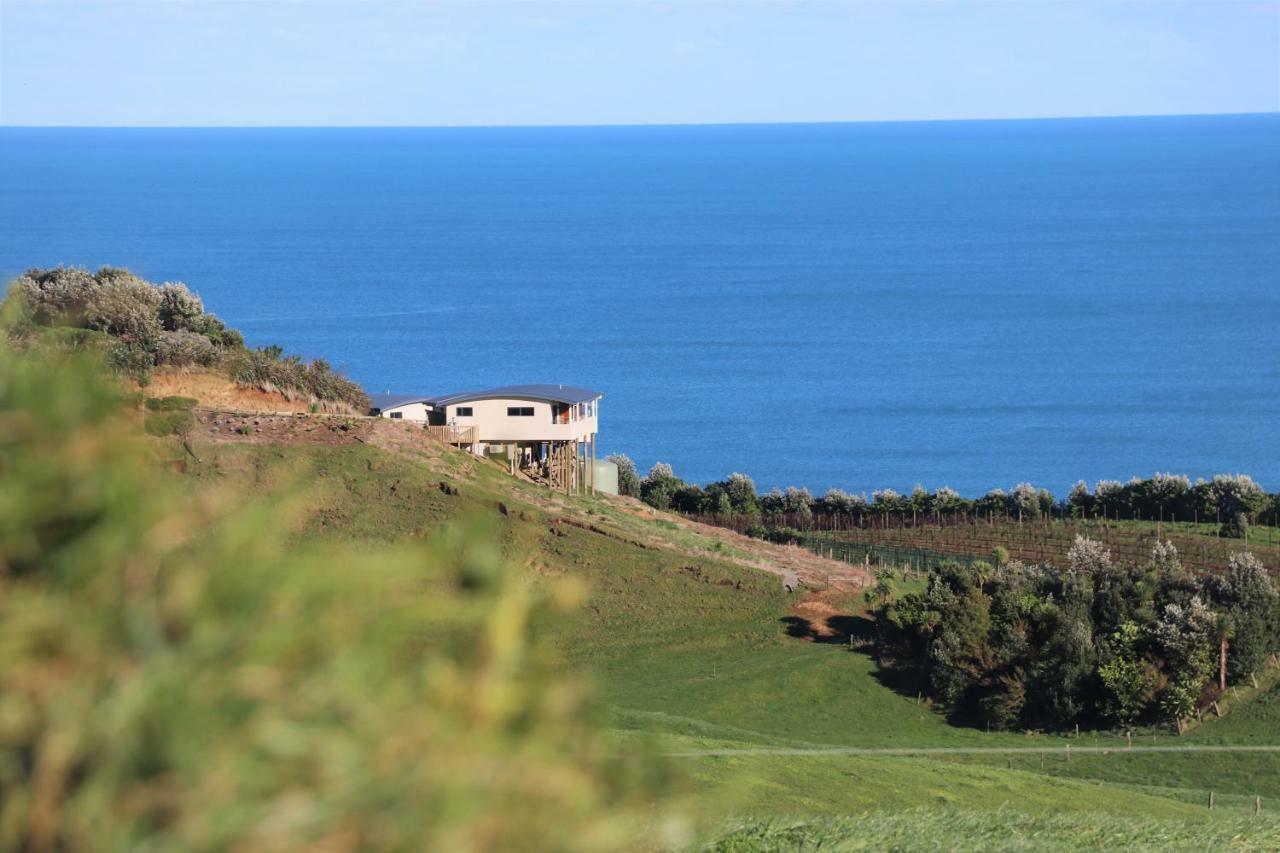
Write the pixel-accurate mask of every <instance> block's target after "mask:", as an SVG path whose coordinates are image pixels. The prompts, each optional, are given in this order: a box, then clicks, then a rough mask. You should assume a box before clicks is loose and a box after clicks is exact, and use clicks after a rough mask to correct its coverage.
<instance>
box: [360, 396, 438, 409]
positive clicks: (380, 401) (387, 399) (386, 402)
mask: <svg viewBox="0 0 1280 853" xmlns="http://www.w3.org/2000/svg"><path fill="white" fill-rule="evenodd" d="M430 402H431V399H430V398H429V397H424V396H422V395H421V394H370V395H369V405H370V406H371V407H372V408H375V409H378V410H379V411H382V410H385V409H394V408H395V407H396V406H404V405H407V404H409V403H428V404H429V403H430Z"/></svg>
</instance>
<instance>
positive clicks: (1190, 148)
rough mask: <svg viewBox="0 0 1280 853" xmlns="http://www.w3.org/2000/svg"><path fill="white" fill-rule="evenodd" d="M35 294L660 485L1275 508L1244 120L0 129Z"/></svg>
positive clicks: (1253, 144) (1262, 160) (1264, 325)
mask: <svg viewBox="0 0 1280 853" xmlns="http://www.w3.org/2000/svg"><path fill="white" fill-rule="evenodd" d="M56 264H66V265H85V266H89V267H96V266H98V265H102V264H111V265H118V266H126V267H129V268H130V269H132V270H134V271H135V272H137V273H138V274H140V275H142V276H144V277H146V278H149V279H152V280H156V281H164V280H176V281H184V282H186V283H187V284H188V285H190V286H191V287H192V288H193V289H194V290H196V291H197V292H198V293H199V294H200V295H201V296H202V297H203V298H204V300H205V303H206V305H207V307H209V308H210V309H211V310H213V311H214V312H215V313H217V314H219V315H220V316H221V317H223V318H224V319H225V320H227V321H228V322H229V323H231V324H232V325H234V326H236V327H238V328H240V329H242V330H243V331H244V332H245V333H246V336H247V338H248V340H249V342H250V343H252V344H267V343H278V344H280V345H282V346H284V347H285V348H286V349H287V350H290V351H294V352H297V353H300V354H303V355H305V356H308V357H322V358H325V359H327V360H328V361H330V362H331V363H333V364H334V365H336V366H338V367H340V368H341V369H343V370H345V371H346V372H347V373H348V374H349V375H351V376H352V377H353V378H355V379H357V380H358V381H360V382H361V383H363V384H364V385H365V387H366V388H368V389H369V390H370V391H388V390H389V391H396V392H423V393H436V392H447V391H453V390H459V389H471V388H477V387H487V386H495V385H506V384H515V383H532V382H555V383H564V384H572V385H582V386H588V387H592V388H596V389H599V390H600V391H602V392H603V393H604V395H605V399H604V401H603V404H602V407H601V418H602V425H601V436H600V444H601V448H602V450H603V451H605V452H621V453H626V454H627V455H629V456H631V457H632V458H633V459H634V460H635V461H636V462H637V464H638V465H639V466H640V467H641V469H642V470H643V469H647V467H648V466H649V465H651V464H652V463H654V462H655V461H659V460H660V461H665V462H669V463H671V464H672V465H673V466H674V468H675V470H676V473H677V474H679V475H681V476H683V477H684V478H685V479H688V480H692V481H698V482H706V481H709V480H713V479H719V478H721V477H724V476H726V475H728V474H729V473H730V472H733V471H742V472H746V473H748V474H751V475H752V476H753V477H754V478H755V480H756V482H757V484H758V485H759V486H760V487H761V488H762V489H766V488H769V487H772V486H786V485H792V484H794V485H799V486H806V487H808V488H810V489H812V490H814V491H817V492H821V491H823V490H825V489H826V488H828V487H832V486H835V487H839V488H843V489H845V490H848V491H853V492H861V491H864V490H865V491H870V490H872V489H877V488H883V487H891V488H894V489H896V490H898V491H908V490H910V489H911V488H912V487H913V486H915V485H916V484H922V485H924V486H925V487H926V488H935V487H938V486H943V485H949V486H951V487H953V488H956V489H958V490H960V491H961V492H962V493H965V494H970V495H975V494H980V493H983V492H986V491H987V490H988V489H990V488H993V487H1003V488H1006V489H1008V488H1009V487H1011V486H1013V485H1014V484H1015V483H1018V482H1021V481H1030V482H1032V483H1034V484H1035V485H1037V486H1045V487H1047V488H1049V489H1051V490H1053V491H1054V492H1055V493H1058V494H1059V495H1063V494H1065V492H1066V490H1067V488H1068V487H1069V485H1070V484H1071V483H1073V482H1074V481H1075V480H1077V479H1080V478H1083V479H1085V480H1087V481H1089V482H1093V481H1095V480H1097V479H1100V478H1113V479H1127V478H1128V477H1130V476H1132V475H1143V476H1147V475H1150V474H1151V473H1153V472H1155V471H1174V472H1180V473H1186V474H1188V475H1191V476H1192V477H1196V476H1206V477H1207V476H1210V475H1212V474H1214V473H1219V472H1246V473H1250V474H1252V475H1253V476H1254V477H1255V478H1257V479H1259V480H1260V481H1261V482H1262V483H1263V484H1264V486H1266V487H1268V488H1269V489H1271V490H1275V489H1280V115H1276V114H1271V115H1254V116H1219V117H1167V118H1123V119H1078V120H1048V121H974V122H930V123H891V124H829V125H757V126H711V127H693V126H689V127H602V128H484V129H446V128H439V129H409V128H404V129H22V128H0V274H2V275H4V276H5V278H6V279H8V278H11V277H12V276H14V275H16V274H18V273H19V272H21V270H23V269H24V268H26V267H28V266H47V265H56Z"/></svg>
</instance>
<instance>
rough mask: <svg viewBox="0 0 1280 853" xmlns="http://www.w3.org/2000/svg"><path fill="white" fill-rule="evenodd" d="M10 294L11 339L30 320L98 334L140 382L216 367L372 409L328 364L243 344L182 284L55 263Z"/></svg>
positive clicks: (247, 380)
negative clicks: (166, 370)
mask: <svg viewBox="0 0 1280 853" xmlns="http://www.w3.org/2000/svg"><path fill="white" fill-rule="evenodd" d="M11 293H12V294H13V297H14V299H16V300H17V301H20V302H21V303H22V305H23V306H25V307H24V309H23V311H22V312H21V313H22V314H23V315H24V317H25V325H24V326H23V327H21V328H18V327H15V326H13V325H12V324H11V326H10V333H9V337H10V338H26V337H30V329H29V327H33V326H34V327H38V326H46V327H55V326H73V327H80V328H83V329H89V330H95V331H99V332H102V333H104V334H106V335H109V336H111V338H113V339H114V340H115V341H116V343H115V345H114V348H113V349H112V351H111V354H110V357H109V359H108V363H109V364H110V365H112V366H113V367H114V368H115V369H116V370H117V371H119V372H121V373H124V374H126V375H128V376H131V377H133V378H135V379H137V380H138V381H140V382H145V380H146V378H147V375H148V374H149V372H150V371H151V370H152V369H153V368H154V367H157V366H163V365H172V366H175V367H187V366H200V367H216V368H221V369H222V370H223V371H225V372H226V373H227V374H228V375H229V376H231V378H233V379H234V380H236V381H237V382H241V383H243V384H246V385H253V386H256V387H259V388H262V389H264V390H268V391H280V392H282V393H284V394H286V395H289V396H295V395H301V396H303V397H309V398H312V399H316V400H320V401H325V402H330V403H336V404H341V405H342V406H349V407H350V408H352V409H355V410H356V411H358V412H360V413H361V414H363V413H365V412H367V411H368V409H369V398H368V396H366V395H365V393H364V390H363V389H362V388H360V386H359V385H357V384H356V383H354V382H352V381H351V380H350V379H347V378H346V377H344V376H342V375H340V374H338V373H336V372H334V370H333V369H332V368H331V367H330V366H329V364H328V362H325V361H323V360H321V359H317V360H315V361H312V362H310V363H304V362H303V361H302V360H301V359H299V358H297V357H295V356H285V355H284V353H283V351H282V350H281V349H280V348H279V347H265V348H263V349H259V350H247V349H245V347H244V338H243V336H242V335H241V334H240V333H239V332H237V331H235V330H234V329H228V328H227V327H226V325H225V324H224V323H223V322H222V321H221V320H219V319H218V318H217V317H215V316H214V315H212V314H209V313H207V312H205V310H204V303H203V302H201V300H200V297H198V296H196V295H195V294H194V293H192V292H191V291H190V290H188V289H187V286H186V285H184V284H175V283H166V284H162V285H154V284H151V283H150V282H147V281H144V280H143V279H141V278H139V277H137V276H135V275H134V274H132V273H130V272H129V271H128V270H124V269H119V268H115V267H103V268H101V269H99V270H98V271H97V272H96V273H90V272H89V271H88V270H85V269H78V268H64V267H58V268H56V269H48V270H40V269H33V270H28V271H27V273H26V274H24V275H22V276H21V277H19V278H18V279H17V280H16V281H15V282H14V285H13V289H12V291H11ZM8 301H10V300H6V302H8ZM15 313H16V312H15Z"/></svg>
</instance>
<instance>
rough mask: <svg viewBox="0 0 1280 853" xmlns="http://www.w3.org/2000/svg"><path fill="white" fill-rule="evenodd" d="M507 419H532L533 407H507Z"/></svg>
mask: <svg viewBox="0 0 1280 853" xmlns="http://www.w3.org/2000/svg"><path fill="white" fill-rule="evenodd" d="M507 417H509V418H531V417H533V406H507Z"/></svg>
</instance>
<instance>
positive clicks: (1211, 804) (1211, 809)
mask: <svg viewBox="0 0 1280 853" xmlns="http://www.w3.org/2000/svg"><path fill="white" fill-rule="evenodd" d="M1209 811H1213V791H1210V792H1209Z"/></svg>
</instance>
